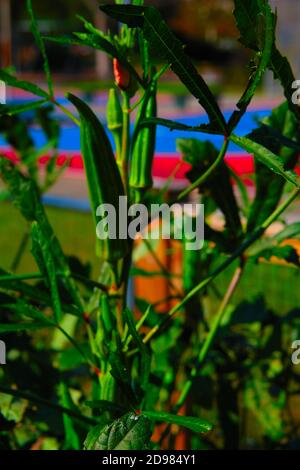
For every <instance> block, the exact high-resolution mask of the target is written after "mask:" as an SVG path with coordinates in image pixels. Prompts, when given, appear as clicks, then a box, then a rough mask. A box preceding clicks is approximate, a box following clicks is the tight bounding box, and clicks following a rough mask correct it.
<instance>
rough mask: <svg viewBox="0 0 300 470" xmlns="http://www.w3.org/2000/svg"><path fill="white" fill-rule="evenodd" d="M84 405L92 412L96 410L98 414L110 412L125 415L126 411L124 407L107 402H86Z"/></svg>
mask: <svg viewBox="0 0 300 470" xmlns="http://www.w3.org/2000/svg"><path fill="white" fill-rule="evenodd" d="M85 405H86V406H88V407H89V408H92V409H94V410H98V411H99V413H104V412H105V411H110V412H112V413H118V414H124V413H126V409H125V408H124V407H122V406H119V405H117V404H116V403H113V402H111V401H107V400H93V401H86V402H85Z"/></svg>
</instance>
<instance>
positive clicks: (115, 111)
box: [107, 88, 123, 162]
mask: <svg viewBox="0 0 300 470" xmlns="http://www.w3.org/2000/svg"><path fill="white" fill-rule="evenodd" d="M107 127H108V129H109V130H110V131H111V133H112V135H113V138H114V141H115V144H116V157H117V162H118V161H119V160H120V158H121V154H122V133H123V111H122V107H121V103H120V100H119V96H118V92H117V90H116V89H115V88H111V89H110V90H109V96H108V103H107Z"/></svg>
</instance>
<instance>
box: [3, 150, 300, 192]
mask: <svg viewBox="0 0 300 470" xmlns="http://www.w3.org/2000/svg"><path fill="white" fill-rule="evenodd" d="M0 151H1V153H2V155H4V156H6V157H7V158H9V159H10V160H12V161H13V162H17V161H18V157H17V155H16V153H14V152H13V151H10V150H7V149H2V150H1V149H0ZM49 158H50V157H49V156H47V155H45V156H43V157H41V158H40V160H39V162H40V164H41V166H44V165H45V164H46V163H47V162H48V161H49ZM67 160H69V162H70V164H69V168H70V169H72V170H77V171H83V160H82V157H81V154H80V153H78V152H75V153H73V152H62V153H61V154H60V155H59V158H58V162H57V163H58V165H59V166H61V165H63V164H64V163H65V162H66V161H67ZM225 161H226V163H227V164H228V166H230V168H231V169H232V170H233V171H234V172H235V173H237V174H238V175H239V176H241V177H243V179H244V181H245V183H246V184H250V185H252V184H253V182H252V181H251V180H250V179H247V178H245V177H247V175H251V174H253V172H254V160H253V156H252V155H247V154H244V153H232V154H228V155H227V156H226V158H225ZM180 162H181V158H180V156H179V155H178V154H176V153H172V154H157V155H156V157H155V159H154V164H153V176H154V178H163V179H164V178H165V179H166V178H168V177H169V176H170V175H171V174H172V173H173V172H174V171H175V168H176V166H177V165H178V170H177V172H176V175H175V180H185V179H186V178H185V175H186V173H187V172H188V171H189V170H190V168H191V166H190V165H189V164H188V163H182V164H181V165H179V163H180ZM296 171H297V173H298V174H300V169H299V168H297V169H296Z"/></svg>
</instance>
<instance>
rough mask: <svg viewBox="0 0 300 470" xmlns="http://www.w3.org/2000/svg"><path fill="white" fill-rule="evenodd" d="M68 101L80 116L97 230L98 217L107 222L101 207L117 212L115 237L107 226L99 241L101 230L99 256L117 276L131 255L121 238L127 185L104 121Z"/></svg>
mask: <svg viewBox="0 0 300 470" xmlns="http://www.w3.org/2000/svg"><path fill="white" fill-rule="evenodd" d="M68 98H69V100H70V101H71V103H73V105H74V106H75V107H76V108H77V110H78V111H79V115H80V142H81V151H82V155H83V159H84V166H85V172H86V178H87V182H88V187H89V194H90V200H91V206H92V211H93V217H94V221H95V224H96V226H97V229H98V225H97V222H98V221H97V214H98V217H101V220H103V219H104V215H103V214H101V215H100V214H99V207H102V208H103V204H109V205H110V206H112V207H113V208H114V210H115V219H114V222H115V227H114V235H112V234H111V233H110V227H107V230H108V233H107V236H106V237H101V238H99V232H98V231H97V235H98V243H97V248H98V249H97V254H98V255H99V256H100V257H101V258H102V259H103V260H105V261H107V262H109V263H110V264H111V265H112V267H113V272H114V274H115V275H116V274H117V265H118V262H119V261H120V260H122V259H123V258H124V257H125V256H126V254H127V252H128V240H126V239H120V238H119V223H120V214H119V212H120V210H119V197H120V196H124V195H125V191H124V187H123V183H122V180H121V176H120V172H119V170H118V166H117V163H116V160H115V157H114V154H113V150H112V147H111V144H110V142H109V139H108V137H107V134H106V132H105V129H104V127H103V126H102V124H101V122H100V121H99V119H98V118H97V117H96V115H95V114H94V112H93V111H92V110H91V109H90V108H89V106H88V105H87V104H85V103H84V102H83V101H81V100H80V99H79V98H77V97H76V96H74V95H72V94H68ZM115 280H116V281H117V282H118V280H119V277H118V276H117V278H116V279H115Z"/></svg>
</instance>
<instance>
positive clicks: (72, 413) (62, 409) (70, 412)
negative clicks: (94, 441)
mask: <svg viewBox="0 0 300 470" xmlns="http://www.w3.org/2000/svg"><path fill="white" fill-rule="evenodd" d="M0 392H1V393H4V394H6V395H11V396H13V397H16V398H22V399H24V400H28V401H30V402H32V403H36V404H37V405H41V406H46V407H47V408H51V409H53V410H56V411H58V412H59V413H64V414H67V415H69V416H72V417H73V418H76V419H78V421H81V422H83V423H84V424H86V425H89V426H94V425H96V424H98V422H97V420H95V419H93V418H89V417H88V416H83V415H81V414H80V413H77V411H74V410H71V409H69V408H65V407H64V406H61V405H58V404H57V403H53V402H52V401H48V400H45V399H44V398H40V397H37V396H35V395H32V394H31V393H27V392H22V391H20V390H15V389H11V388H8V387H3V386H2V385H0Z"/></svg>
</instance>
